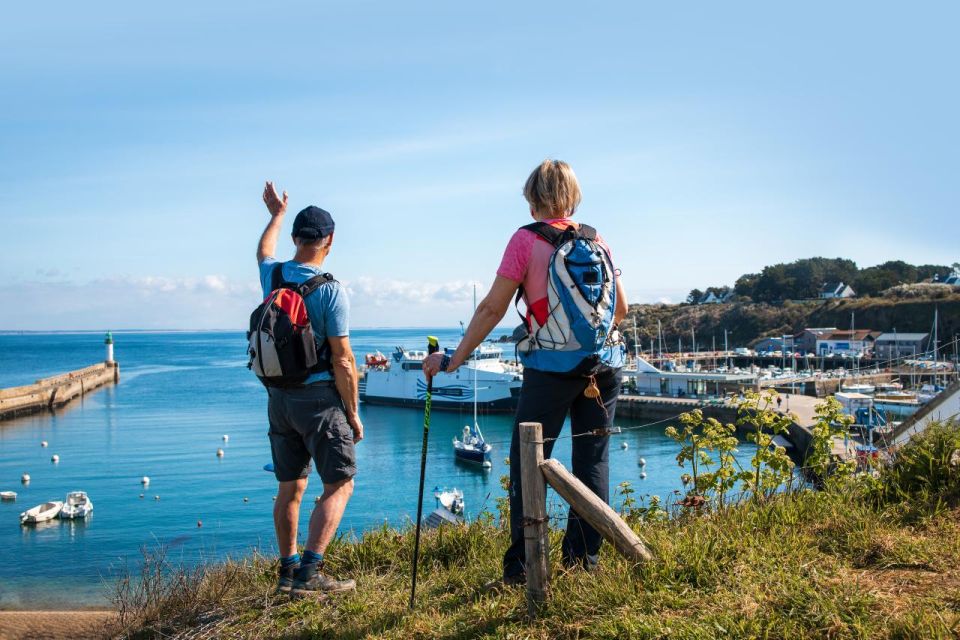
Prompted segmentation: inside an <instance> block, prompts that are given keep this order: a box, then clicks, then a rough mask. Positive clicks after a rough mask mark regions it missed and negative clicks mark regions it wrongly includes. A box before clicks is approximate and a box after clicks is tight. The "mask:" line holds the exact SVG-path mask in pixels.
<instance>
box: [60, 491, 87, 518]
mask: <svg viewBox="0 0 960 640" xmlns="http://www.w3.org/2000/svg"><path fill="white" fill-rule="evenodd" d="M91 513H93V501H92V500H90V498H89V497H87V493H86V491H71V492H70V493H68V494H67V502H66V504H64V505H63V509H62V510H61V511H60V519H61V520H81V519H83V518H86V517H87V516H89V515H90V514H91Z"/></svg>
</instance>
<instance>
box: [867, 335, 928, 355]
mask: <svg viewBox="0 0 960 640" xmlns="http://www.w3.org/2000/svg"><path fill="white" fill-rule="evenodd" d="M929 337H930V334H929V333H882V334H880V336H879V337H878V338H877V340H876V342H874V344H873V351H874V357H875V358H877V359H880V360H896V359H898V358H912V357H914V356H916V355H918V354H921V353H924V352H926V350H927V344H928V338H929Z"/></svg>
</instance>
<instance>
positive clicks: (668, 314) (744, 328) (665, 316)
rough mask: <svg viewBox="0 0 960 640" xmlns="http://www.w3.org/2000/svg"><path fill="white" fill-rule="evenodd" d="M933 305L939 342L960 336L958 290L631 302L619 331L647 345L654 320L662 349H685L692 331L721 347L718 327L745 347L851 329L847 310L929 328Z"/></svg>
mask: <svg viewBox="0 0 960 640" xmlns="http://www.w3.org/2000/svg"><path fill="white" fill-rule="evenodd" d="M934 308H938V309H939V311H940V327H939V332H940V336H941V340H942V341H948V340H949V339H950V338H951V337H952V336H954V335H955V334H960V293H954V294H951V295H948V296H945V297H942V298H934V299H931V298H895V297H878V298H862V299H854V300H826V301H810V302H784V303H782V304H766V303H754V302H731V303H725V304H705V305H686V304H684V305H663V304H659V305H631V306H630V313H629V315H628V316H627V319H626V320H625V321H624V322H623V324H622V329H623V332H624V335H625V337H626V338H627V341H628V344H629V345H630V348H631V349H633V327H634V324H636V327H637V335H638V337H639V338H640V340H641V343H642V346H643V347H644V348H646V349H649V348H650V340H651V339H654V338H655V337H656V335H657V321H658V320H659V321H660V322H661V324H662V326H663V332H664V340H665V346H664V348H665V349H669V350H670V351H674V350H676V348H677V338H678V337H679V338H681V339H682V340H683V344H684V347H683V348H684V350H689V349H690V345H691V333H690V332H691V329H692V330H693V331H695V332H696V336H697V343H698V345H699V349H700V350H701V351H702V350H705V349H710V348H711V346H712V343H711V339H712V338H714V337H715V338H716V344H717V348H718V349H721V348H723V331H724V329H726V330H727V332H728V336H729V343H730V346H731V347H733V346H743V345H747V344H749V343H751V342H753V341H755V340H757V339H759V338H762V337H766V336H779V335H785V334H794V333H797V332H799V331H800V330H802V329H803V328H804V327H839V328H841V329H848V328H849V327H850V314H851V312H855V313H856V327H857V328H860V329H876V330H878V331H890V330H892V329H893V328H894V327H896V329H897V331H899V332H901V333H906V332H921V333H925V332H928V331H930V328H931V326H932V324H933V313H934Z"/></svg>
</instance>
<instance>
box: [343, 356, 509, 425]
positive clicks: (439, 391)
mask: <svg viewBox="0 0 960 640" xmlns="http://www.w3.org/2000/svg"><path fill="white" fill-rule="evenodd" d="M426 356H427V352H426V351H422V350H412V351H408V350H406V349H404V348H402V347H397V348H396V350H395V351H394V352H393V354H391V357H389V358H387V357H386V356H384V355H383V354H381V353H373V354H368V355H367V357H366V363H365V364H366V372H365V373H364V375H363V377H362V378H361V380H360V400H362V401H363V402H366V403H368V404H379V405H391V406H399V407H422V406H423V405H424V401H425V400H426V397H427V381H426V378H425V377H424V375H423V359H424V358H425V357H426ZM474 371H476V391H474ZM522 383H523V377H522V374H521V372H520V368H519V367H517V366H516V365H512V364H509V363H507V362H504V360H503V350H502V349H501V348H500V347H497V346H495V345H493V344H490V343H484V344H482V345H480V347H479V348H477V350H476V351H475V352H474V354H473V355H472V356H471V357H470V359H469V360H467V361H466V362H465V363H464V364H463V366H461V367H460V368H459V369H458V370H457V371H455V372H454V373H441V374H439V375H437V377H436V378H434V380H433V400H432V405H431V406H432V407H433V408H434V409H458V410H471V409H472V408H473V403H474V394H476V401H477V407H478V408H479V409H480V410H481V411H488V412H490V411H496V412H511V411H513V410H514V409H516V406H517V399H518V398H519V397H520V386H521V384H522Z"/></svg>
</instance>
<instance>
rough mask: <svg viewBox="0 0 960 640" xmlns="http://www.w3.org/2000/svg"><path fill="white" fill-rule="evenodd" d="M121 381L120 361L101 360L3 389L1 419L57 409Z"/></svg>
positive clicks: (0, 401) (0, 390) (0, 404)
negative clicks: (80, 367) (97, 389)
mask: <svg viewBox="0 0 960 640" xmlns="http://www.w3.org/2000/svg"><path fill="white" fill-rule="evenodd" d="M119 381H120V364H119V363H117V362H101V363H99V364H95V365H91V366H89V367H85V368H83V369H78V370H77V371H69V372H67V373H61V374H59V375H56V376H51V377H49V378H42V379H40V380H37V381H36V382H34V383H33V384H28V385H24V386H21V387H10V388H8V389H0V420H8V419H10V418H15V417H17V416H22V415H27V414H30V413H37V412H39V411H55V410H56V409H59V408H60V407H62V406H64V405H65V404H67V403H68V402H70V401H71V400H73V399H75V398H79V397H80V396H82V395H83V394H85V393H88V392H90V391H93V390H94V389H96V388H98V387H102V386H103V385H105V384H116V383H117V382H119Z"/></svg>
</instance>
